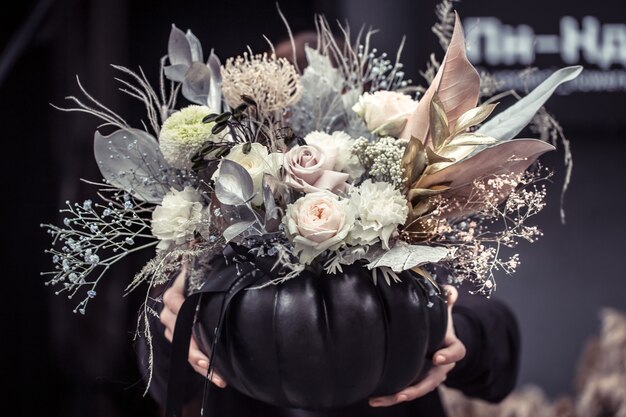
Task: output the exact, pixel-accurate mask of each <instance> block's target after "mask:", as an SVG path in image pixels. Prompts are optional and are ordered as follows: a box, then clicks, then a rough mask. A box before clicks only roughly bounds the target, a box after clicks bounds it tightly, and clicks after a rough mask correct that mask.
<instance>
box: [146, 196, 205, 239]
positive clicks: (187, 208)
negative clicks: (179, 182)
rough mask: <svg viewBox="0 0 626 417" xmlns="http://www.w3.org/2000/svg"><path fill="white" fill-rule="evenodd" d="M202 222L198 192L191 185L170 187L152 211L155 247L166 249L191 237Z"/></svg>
mask: <svg viewBox="0 0 626 417" xmlns="http://www.w3.org/2000/svg"><path fill="white" fill-rule="evenodd" d="M201 224H202V203H201V202H200V193H199V192H198V191H196V190H195V189H194V188H193V187H189V186H188V187H185V188H184V189H183V190H182V191H176V190H174V189H172V191H170V192H169V193H167V194H166V195H165V196H164V197H163V201H162V202H161V205H160V206H157V207H156V208H155V209H154V211H153V212H152V234H153V235H154V236H156V237H158V238H159V239H160V240H161V242H159V244H158V246H157V249H160V250H167V249H169V248H170V247H171V246H172V245H180V244H183V243H185V242H188V241H190V240H192V239H193V237H194V233H195V232H196V231H197V230H198V229H199V228H200V227H201Z"/></svg>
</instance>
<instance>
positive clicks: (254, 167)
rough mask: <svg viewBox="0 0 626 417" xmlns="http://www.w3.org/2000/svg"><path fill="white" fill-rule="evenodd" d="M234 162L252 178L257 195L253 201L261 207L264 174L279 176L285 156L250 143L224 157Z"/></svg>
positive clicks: (238, 147)
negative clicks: (246, 149) (246, 150)
mask: <svg viewBox="0 0 626 417" xmlns="http://www.w3.org/2000/svg"><path fill="white" fill-rule="evenodd" d="M247 146H250V148H249V151H248V153H245V152H244V147H247ZM224 159H228V160H230V161H233V162H237V163H238V164H239V165H241V166H242V167H244V168H245V169H246V171H248V174H250V177H252V184H253V185H254V191H255V193H256V195H255V196H254V198H253V199H252V204H254V205H257V206H260V205H261V204H263V190H262V189H261V187H262V186H263V174H266V173H267V174H271V175H273V176H275V177H276V176H278V170H279V169H280V166H281V165H282V161H283V154H279V153H273V154H270V153H269V152H268V150H267V148H266V147H265V146H264V145H261V144H260V143H248V144H239V145H235V146H233V148H232V149H231V150H230V152H229V153H228V155H226V156H225V157H224ZM218 173H219V168H218V169H217V170H216V171H215V174H214V175H213V180H215V179H216V178H217V174H218Z"/></svg>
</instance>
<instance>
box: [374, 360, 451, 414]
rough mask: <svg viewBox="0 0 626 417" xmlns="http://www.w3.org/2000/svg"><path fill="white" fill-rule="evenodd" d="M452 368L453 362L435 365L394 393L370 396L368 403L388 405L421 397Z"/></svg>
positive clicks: (431, 389) (437, 384)
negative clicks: (413, 382)
mask: <svg viewBox="0 0 626 417" xmlns="http://www.w3.org/2000/svg"><path fill="white" fill-rule="evenodd" d="M452 368H454V364H449V365H443V366H436V367H434V368H432V369H431V370H430V372H429V373H428V375H427V376H426V377H425V378H424V379H422V380H421V381H420V382H419V383H417V384H415V385H411V386H410V387H407V388H405V389H403V390H402V391H400V392H398V393H396V394H394V395H388V396H384V397H375V398H371V399H370V401H369V404H370V406H372V407H389V406H392V405H396V404H399V403H401V402H405V401H412V400H414V399H416V398H419V397H422V396H424V395H426V394H428V393H429V392H431V391H433V390H434V389H436V388H437V387H438V386H439V385H441V384H442V383H443V382H444V381H445V380H446V377H447V374H448V372H450V370H451V369H452Z"/></svg>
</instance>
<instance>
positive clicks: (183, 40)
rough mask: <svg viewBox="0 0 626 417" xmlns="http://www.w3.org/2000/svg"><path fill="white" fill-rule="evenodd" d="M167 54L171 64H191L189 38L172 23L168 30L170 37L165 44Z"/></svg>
mask: <svg viewBox="0 0 626 417" xmlns="http://www.w3.org/2000/svg"><path fill="white" fill-rule="evenodd" d="M167 56H168V58H169V60H170V64H172V65H179V64H182V65H187V66H189V65H191V63H192V59H191V56H192V54H191V48H190V46H189V40H188V39H187V36H185V33H184V32H183V31H182V30H180V29H178V28H177V27H176V25H172V30H171V31H170V38H169V42H168V45H167Z"/></svg>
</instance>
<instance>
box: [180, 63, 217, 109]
mask: <svg viewBox="0 0 626 417" xmlns="http://www.w3.org/2000/svg"><path fill="white" fill-rule="evenodd" d="M210 85H211V71H210V70H209V68H208V67H207V66H206V65H204V64H203V63H201V62H194V63H193V64H191V66H190V67H189V70H187V73H186V74H185V80H184V81H183V89H182V92H183V96H184V97H185V98H186V99H187V100H189V101H191V102H192V103H196V104H201V105H206V104H207V100H208V97H209V88H210Z"/></svg>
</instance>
